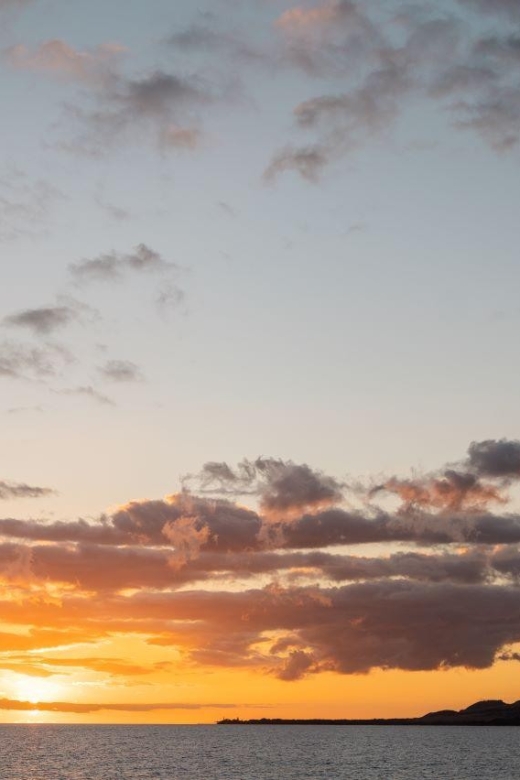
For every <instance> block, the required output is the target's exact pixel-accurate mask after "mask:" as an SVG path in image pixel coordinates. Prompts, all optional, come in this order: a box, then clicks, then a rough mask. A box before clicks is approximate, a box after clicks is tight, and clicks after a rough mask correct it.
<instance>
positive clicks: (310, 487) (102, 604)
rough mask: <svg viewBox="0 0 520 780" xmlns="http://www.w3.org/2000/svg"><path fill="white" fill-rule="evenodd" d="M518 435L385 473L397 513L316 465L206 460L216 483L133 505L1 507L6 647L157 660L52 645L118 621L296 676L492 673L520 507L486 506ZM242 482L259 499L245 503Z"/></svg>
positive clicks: (510, 642) (89, 635)
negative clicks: (427, 466)
mask: <svg viewBox="0 0 520 780" xmlns="http://www.w3.org/2000/svg"><path fill="white" fill-rule="evenodd" d="M516 445H517V443H516V442H515V441H511V440H486V441H483V442H473V443H472V444H471V445H470V448H469V451H468V455H467V457H464V458H462V459H461V461H460V463H458V464H456V465H455V466H453V464H451V465H449V466H444V467H442V468H441V469H439V470H438V472H433V473H431V474H426V475H420V474H419V475H414V477H413V479H408V480H407V479H402V478H398V477H394V478H392V479H391V480H385V481H384V482H382V483H381V487H380V488H379V489H378V490H377V491H376V493H375V495H374V496H372V499H375V498H381V500H382V501H385V502H386V503H390V504H391V505H392V508H391V509H387V510H383V509H382V508H381V507H379V506H377V505H375V503H374V500H371V501H366V500H365V495H364V494H363V493H362V492H360V491H359V490H353V491H349V487H348V484H346V483H344V482H340V481H339V480H337V479H334V478H332V477H330V476H328V475H326V474H324V473H323V472H321V471H319V470H316V469H311V468H310V467H309V466H308V465H306V464H295V463H293V462H292V461H283V460H279V459H275V458H257V459H256V460H243V461H242V462H241V463H239V464H238V466H236V467H231V466H229V465H228V464H226V463H225V462H219V461H213V462H208V463H207V464H206V465H205V466H204V467H203V469H202V471H201V473H200V474H198V475H196V477H192V478H191V482H192V484H196V485H197V486H198V487H199V488H200V489H201V490H202V491H207V492H206V494H202V495H193V494H191V493H189V492H188V491H187V490H186V489H185V490H184V491H183V492H181V493H178V494H174V495H169V496H167V497H166V498H164V499H158V500H153V499H142V500H133V501H130V502H128V503H127V504H125V505H123V506H121V507H119V508H117V509H115V510H113V511H111V512H110V513H109V514H106V515H103V516H101V517H99V518H98V519H91V520H89V521H86V520H83V519H77V520H70V521H66V520H59V521H57V520H53V519H47V520H34V519H27V520H21V519H10V518H0V583H2V582H3V583H4V584H5V587H4V589H3V591H2V594H3V595H2V597H1V599H0V613H1V614H2V618H3V620H4V622H5V624H6V625H12V626H18V627H20V628H22V627H23V629H24V633H22V632H21V631H20V632H19V633H15V632H14V629H12V633H10V632H7V631H6V632H0V652H4V653H6V652H11V653H15V652H18V653H20V652H24V651H26V650H27V649H33V650H35V651H37V653H38V654H37V655H36V654H33V656H34V657H32V660H31V663H30V664H28V671H27V673H31V674H38V673H40V674H58V673H59V674H66V673H67V669H76V668H79V667H80V666H83V667H84V668H85V669H89V670H90V671H92V672H96V673H99V674H107V675H111V674H112V675H115V676H117V677H123V678H124V677H125V676H128V677H130V678H131V677H135V676H139V675H144V674H148V673H152V672H153V671H154V670H156V667H155V666H153V665H151V666H148V665H144V664H141V663H134V662H132V661H131V660H129V661H122V660H121V659H118V658H117V657H114V658H106V657H105V654H104V653H103V652H102V653H99V652H98V653H93V654H92V655H91V657H90V658H85V659H82V658H78V655H81V653H79V654H74V656H71V657H70V658H69V659H68V660H65V661H63V663H62V662H61V661H60V659H59V658H57V654H56V653H55V654H52V653H49V651H48V650H47V651H45V652H44V649H45V647H47V648H54V647H58V646H62V645H63V644H67V643H70V642H76V641H77V640H78V637H80V636H82V632H83V636H84V637H85V641H89V642H92V641H97V640H99V638H100V637H107V636H108V635H109V634H110V635H111V634H113V633H118V634H120V635H121V636H124V635H126V634H131V635H132V636H134V637H140V638H141V640H142V641H144V642H147V643H149V644H150V645H152V646H155V647H169V648H170V647H175V650H176V653H178V654H179V658H180V661H179V663H187V664H188V665H190V667H193V666H194V665H198V666H200V667H204V668H212V667H224V668H237V669H240V668H244V669H250V670H255V671H256V672H258V673H260V674H270V675H274V676H276V677H278V678H279V679H282V680H285V681H287V682H288V683H292V682H294V681H297V680H298V679H301V678H303V677H305V676H309V675H316V674H321V673H324V672H329V673H331V672H333V673H337V674H347V675H348V674H365V673H367V672H369V671H370V670H371V669H376V668H379V669H402V670H424V671H427V670H433V669H448V668H458V667H463V668H472V669H483V668H488V667H490V666H491V665H492V664H493V663H494V662H495V660H496V659H499V658H500V657H505V656H506V655H507V654H510V653H512V652H514V651H515V648H514V645H515V644H516V643H518V642H520V613H519V611H518V597H519V593H520V590H519V585H520V517H519V516H518V514H515V513H514V512H512V511H510V507H509V506H507V505H504V504H503V503H498V504H497V505H495V506H494V510H493V511H491V509H490V507H491V506H493V504H492V502H491V501H490V503H489V506H488V499H489V498H490V495H488V492H489V493H490V494H491V493H492V489H495V488H496V490H498V491H500V490H501V489H502V488H503V487H504V486H506V485H507V484H509V483H510V482H511V480H512V479H515V478H517V471H516V460H515V458H516V455H515V453H516V449H515V447H516ZM484 480H485V481H484ZM2 484H3V485H8V486H9V485H11V484H12V483H2ZM20 487H21V488H22V492H23V491H24V490H35V491H38V490H41V489H32V488H26V486H20ZM410 492H411V494H412V498H410ZM219 494H222V495H219ZM244 494H246V495H249V496H250V499H251V501H254V502H256V503H257V508H255V509H253V508H247V507H244V506H241V505H239V504H238V503H236V500H235V499H237V498H240V497H241V496H242V495H244ZM387 494H389V495H390V499H391V500H390V501H388V498H387ZM38 495H39V493H37V492H36V493H35V496H38ZM232 498H233V500H231V499H232ZM396 499H397V501H396ZM355 500H357V505H358V508H357V509H356V508H354V501H355ZM502 500H504V501H505V497H503V498H502V493H500V501H502ZM482 501H483V503H482ZM396 503H397V504H398V506H397V507H395V504H396ZM497 506H498V509H499V510H500V511H499V512H497V511H496V510H497ZM362 544H363V545H367V547H366V548H365V550H366V554H361V553H360V549H359V547H358V545H362ZM349 547H350V549H348V548H349ZM172 616H174V619H172ZM47 640H48V643H47V644H46V641H47ZM47 656H49V657H48V658H47ZM4 660H5V662H6V664H7V665H8V666H6V668H10V669H12V668H14V667H15V666H17V665H19V664H20V663H21V661H20V658H19V657H10V658H6V659H4ZM9 664H11V665H10V666H9ZM29 667H30V668H29ZM81 706H83V704H82V705H81Z"/></svg>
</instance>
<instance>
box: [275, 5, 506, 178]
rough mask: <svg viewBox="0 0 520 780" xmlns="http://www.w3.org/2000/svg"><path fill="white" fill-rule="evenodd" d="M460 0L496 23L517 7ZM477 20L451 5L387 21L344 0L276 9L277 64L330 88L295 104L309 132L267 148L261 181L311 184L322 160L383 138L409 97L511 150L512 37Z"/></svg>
mask: <svg viewBox="0 0 520 780" xmlns="http://www.w3.org/2000/svg"><path fill="white" fill-rule="evenodd" d="M466 5H471V6H472V7H473V8H474V9H475V10H477V11H479V12H482V11H485V12H490V13H491V12H493V13H496V14H497V17H498V20H499V21H500V17H501V16H503V17H504V20H505V23H507V16H506V15H507V14H509V15H518V14H519V13H520V12H519V10H518V3H517V2H516V0H502V2H499V3H493V2H491V0H466ZM419 11H420V12H419ZM490 22H492V20H490ZM482 23H483V24H481V25H479V27H478V28H476V27H474V25H473V24H471V23H470V22H469V21H468V19H467V17H465V16H463V15H459V14H457V4H455V3H454V4H452V7H451V8H450V9H446V12H445V13H440V12H438V11H437V12H436V10H435V9H433V8H429V7H427V6H424V7H421V8H420V9H415V11H414V10H411V9H410V10H408V11H407V12H401V13H400V14H397V15H395V14H394V16H393V17H392V16H390V17H388V18H383V17H382V15H381V14H380V13H379V12H377V13H376V12H375V11H374V9H371V10H370V9H369V10H366V9H365V7H364V6H362V4H359V3H354V2H350V1H349V0H345V1H342V0H328V2H325V3H321V4H320V5H317V6H315V7H313V8H306V7H294V8H292V9H289V10H288V11H285V12H284V13H283V14H282V15H281V16H280V18H279V19H278V21H277V23H276V28H277V30H278V31H279V32H280V33H281V35H282V44H283V46H284V47H285V61H286V62H289V63H291V64H292V65H293V66H296V67H297V68H299V69H302V70H304V71H305V72H306V73H307V74H310V75H312V76H313V77H314V78H315V79H316V80H317V81H318V80H319V79H324V80H327V82H328V83H330V82H331V81H332V80H334V83H335V85H339V87H338V86H336V90H337V91H334V92H325V93H323V92H322V93H321V94H320V93H319V92H318V91H317V89H316V91H315V92H316V93H317V94H315V95H314V96H312V97H309V98H307V99H306V100H303V101H302V102H301V103H300V104H299V105H297V106H296V107H295V108H294V110H293V115H294V119H295V123H296V131H297V132H299V133H302V131H304V132H305V134H306V135H307V136H308V135H309V134H311V133H312V136H313V137H311V138H310V139H309V138H308V137H307V138H302V139H301V141H300V142H297V141H295V140H291V141H290V142H289V143H288V144H286V145H285V146H284V147H282V149H281V150H279V151H278V152H276V153H275V154H274V155H273V158H272V160H271V162H270V164H269V165H268V167H267V169H266V172H265V174H264V175H265V178H266V179H267V180H273V179H275V178H276V177H277V176H278V175H279V174H281V173H284V172H287V171H294V172H296V173H298V174H299V175H300V176H302V177H303V178H304V179H307V180H308V181H311V182H314V181H316V180H317V179H318V178H319V177H320V175H321V174H322V172H323V170H324V169H325V168H326V167H327V166H328V165H330V164H331V163H334V162H336V161H337V160H339V159H340V158H342V157H344V156H345V155H348V154H350V153H351V152H352V151H353V150H355V149H357V148H359V147H360V146H364V145H366V144H367V142H370V141H371V140H377V139H380V138H382V137H384V136H386V135H387V134H388V133H389V132H390V131H391V129H392V127H393V125H394V124H395V123H396V120H397V119H398V118H399V117H400V116H402V115H403V114H404V113H405V112H406V110H407V109H408V107H409V106H410V105H412V104H415V105H416V104H417V103H422V104H423V105H430V106H431V107H432V108H433V110H436V111H438V112H443V114H444V115H445V116H446V117H448V118H449V121H451V122H452V124H453V126H454V127H456V128H458V129H461V130H463V129H465V130H468V129H471V130H473V131H475V132H477V133H478V134H479V135H480V136H481V137H482V138H483V140H484V141H485V142H486V143H488V144H489V145H490V146H491V147H493V148H494V149H496V150H501V151H503V150H507V149H510V148H512V147H513V146H516V145H517V144H518V142H519V141H520V131H519V130H518V120H519V117H520V92H519V89H518V76H519V74H520V57H519V56H518V41H517V40H516V38H517V36H516V35H515V34H513V33H512V32H511V29H510V28H506V27H505V26H504V28H503V29H501V27H500V26H497V25H496V24H495V25H494V26H491V24H490V26H489V27H488V28H486V26H485V24H486V20H485V17H482ZM341 85H343V86H341Z"/></svg>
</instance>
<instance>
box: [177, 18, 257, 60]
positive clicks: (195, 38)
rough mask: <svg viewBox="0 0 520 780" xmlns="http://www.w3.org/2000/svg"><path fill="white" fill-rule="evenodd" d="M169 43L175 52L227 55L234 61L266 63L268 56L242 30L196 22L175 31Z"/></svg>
mask: <svg viewBox="0 0 520 780" xmlns="http://www.w3.org/2000/svg"><path fill="white" fill-rule="evenodd" d="M167 43H168V44H169V45H171V46H172V47H173V50H174V51H175V52H178V51H183V52H200V53H204V54H207V53H208V52H211V53H212V54H220V55H227V56H228V57H231V58H232V59H233V61H234V62H236V60H237V59H238V60H240V61H241V62H242V63H248V62H250V63H253V64H254V63H264V62H266V61H268V56H267V53H266V52H265V51H263V50H262V49H261V48H259V47H256V46H254V45H252V44H250V43H248V41H247V39H246V36H245V35H244V33H242V32H231V31H229V30H218V29H217V28H216V27H215V26H210V25H209V24H201V23H196V24H192V25H190V26H189V27H186V28H185V29H184V30H180V31H179V32H175V33H173V34H172V35H171V36H170V37H169V38H168V39H167Z"/></svg>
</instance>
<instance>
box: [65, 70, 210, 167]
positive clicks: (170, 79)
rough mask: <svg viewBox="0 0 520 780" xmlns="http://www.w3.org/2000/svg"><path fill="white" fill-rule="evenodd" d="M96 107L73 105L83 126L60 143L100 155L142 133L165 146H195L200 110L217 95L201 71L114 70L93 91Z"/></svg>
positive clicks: (73, 112) (198, 137)
mask: <svg viewBox="0 0 520 780" xmlns="http://www.w3.org/2000/svg"><path fill="white" fill-rule="evenodd" d="M91 99H92V100H93V101H94V105H95V107H94V109H88V108H83V107H81V106H78V105H76V106H68V114H69V119H71V120H72V121H73V122H75V123H76V124H77V125H78V127H79V132H78V135H77V136H76V138H75V140H73V141H72V142H69V143H63V144H61V145H62V146H63V147H64V148H66V149H69V150H70V151H75V152H80V153H86V154H88V155H94V156H99V155H103V154H105V153H106V151H107V150H109V149H112V148H113V147H114V146H115V145H116V144H117V146H120V145H121V144H123V143H124V142H125V141H131V140H132V139H134V138H136V137H139V138H142V137H143V134H144V135H145V136H149V137H150V138H151V139H152V141H153V143H154V144H155V145H156V146H158V147H159V148H160V149H161V150H163V151H168V150H174V149H177V150H192V149H195V148H196V147H197V146H199V144H200V141H201V138H202V123H201V119H200V112H201V110H203V109H205V107H207V106H208V105H209V104H211V103H212V102H213V101H214V100H215V99H217V98H216V96H215V93H214V91H213V90H212V88H211V87H210V86H209V84H207V83H206V82H205V81H203V80H202V79H200V78H198V77H196V76H185V75H177V74H175V73H168V72H166V71H162V70H156V71H154V72H152V73H150V74H148V75H146V76H143V77H141V78H126V77H123V76H121V75H120V74H117V73H115V72H112V73H111V78H110V79H108V80H105V82H104V83H103V84H102V85H101V86H99V85H98V86H96V87H95V88H93V90H92V92H91Z"/></svg>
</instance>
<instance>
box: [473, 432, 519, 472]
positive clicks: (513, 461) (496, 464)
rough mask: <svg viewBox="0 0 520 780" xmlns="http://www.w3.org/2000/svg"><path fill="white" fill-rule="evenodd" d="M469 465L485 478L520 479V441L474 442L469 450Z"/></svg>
mask: <svg viewBox="0 0 520 780" xmlns="http://www.w3.org/2000/svg"><path fill="white" fill-rule="evenodd" d="M468 465H469V467H470V468H471V469H473V470H474V471H475V472H476V473H477V474H479V475H481V476H484V477H498V478H501V477H505V478H509V477H511V478H516V479H520V441H516V440H508V439H499V440H497V439H487V440H486V441H480V442H476V441H474V442H472V443H471V444H470V446H469V449H468Z"/></svg>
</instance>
